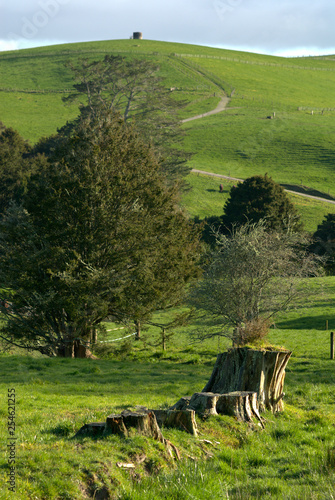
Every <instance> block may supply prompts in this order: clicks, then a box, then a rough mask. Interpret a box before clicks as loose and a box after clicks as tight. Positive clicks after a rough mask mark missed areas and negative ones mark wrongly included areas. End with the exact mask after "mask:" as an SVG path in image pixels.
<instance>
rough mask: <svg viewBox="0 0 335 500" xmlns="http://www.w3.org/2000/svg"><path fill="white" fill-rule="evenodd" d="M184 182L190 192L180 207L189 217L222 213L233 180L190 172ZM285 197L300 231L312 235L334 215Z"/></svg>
mask: <svg viewBox="0 0 335 500" xmlns="http://www.w3.org/2000/svg"><path fill="white" fill-rule="evenodd" d="M228 174H229V172H227V173H226V175H228ZM187 183H188V185H189V186H190V190H188V191H186V192H185V193H184V194H183V197H182V205H183V206H184V208H185V209H186V210H187V213H188V214H189V215H190V216H191V217H192V218H194V217H199V218H200V219H204V218H205V217H210V216H211V215H222V214H223V207H224V204H225V202H226V201H227V199H228V197H229V191H230V189H231V187H232V186H233V185H235V184H236V181H228V180H226V179H220V178H218V177H211V176H209V175H203V174H198V173H191V174H190V175H189V176H188V177H187ZM220 184H222V185H223V192H222V193H220V191H219V187H220ZM288 196H289V198H290V199H291V201H292V203H294V205H295V207H296V208H297V210H298V213H299V214H300V215H301V220H302V222H303V224H304V229H305V230H306V231H308V232H315V231H316V229H317V226H318V224H320V223H321V222H322V220H323V219H324V217H325V215H326V214H328V213H335V205H334V204H331V203H327V202H325V201H319V200H313V199H308V198H305V197H303V196H299V195H296V194H290V193H289V195H288Z"/></svg>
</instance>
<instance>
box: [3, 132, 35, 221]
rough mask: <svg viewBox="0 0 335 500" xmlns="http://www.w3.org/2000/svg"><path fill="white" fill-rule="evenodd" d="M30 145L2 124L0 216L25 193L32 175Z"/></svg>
mask: <svg viewBox="0 0 335 500" xmlns="http://www.w3.org/2000/svg"><path fill="white" fill-rule="evenodd" d="M29 150H30V148H29V145H28V143H27V142H26V141H25V140H24V139H23V138H22V137H21V136H20V135H19V133H18V132H16V130H13V129H12V128H8V127H5V126H4V125H3V124H2V123H1V122H0V214H3V213H4V212H5V210H6V209H7V208H8V206H9V203H10V201H12V200H13V201H17V202H18V201H19V200H20V199H21V198H22V196H23V193H24V192H25V189H26V185H27V180H28V178H29V176H30V174H31V169H32V162H31V161H30V160H29V159H28V153H29Z"/></svg>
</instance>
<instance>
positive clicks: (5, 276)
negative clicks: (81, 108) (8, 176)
mask: <svg viewBox="0 0 335 500" xmlns="http://www.w3.org/2000/svg"><path fill="white" fill-rule="evenodd" d="M177 201H178V200H177V197H176V190H175V189H174V188H173V187H169V188H168V187H167V186H166V183H165V182H164V179H163V178H162V175H161V173H160V171H159V165H158V163H157V161H156V159H155V157H154V155H153V152H152V150H151V148H150V147H148V146H146V145H145V144H144V143H143V142H142V141H141V140H140V139H139V138H138V135H137V134H136V133H135V132H134V130H133V129H132V128H131V127H128V126H126V125H125V123H124V121H123V120H122V119H121V118H120V117H119V116H118V115H117V116H116V115H115V114H114V113H111V112H106V113H105V115H104V118H102V116H101V115H100V116H99V117H96V116H95V117H93V116H86V117H85V118H84V117H83V118H82V119H81V120H80V121H79V122H77V124H76V126H75V127H74V128H72V130H71V133H70V135H69V136H68V137H67V139H65V138H63V139H62V140H61V141H59V142H58V143H57V141H56V146H55V149H54V151H53V153H52V154H50V156H49V158H48V162H47V164H46V165H41V167H40V168H39V170H38V172H37V173H36V174H35V175H34V176H33V177H32V178H31V180H30V182H29V185H28V190H27V193H26V195H25V197H24V200H23V204H22V206H19V205H13V206H12V207H11V208H10V210H9V211H8V213H7V215H6V216H5V217H4V219H3V220H2V222H1V225H0V256H1V273H0V278H1V287H2V288H3V289H4V290H3V295H2V299H3V301H6V302H3V304H7V305H8V304H10V306H9V307H3V308H2V310H3V312H4V313H5V314H6V317H7V321H6V322H5V324H4V326H3V328H2V336H3V337H5V338H6V339H7V340H9V341H10V340H11V341H14V342H15V343H16V344H18V345H21V346H24V347H30V348H33V349H37V350H40V351H41V352H45V353H47V354H52V355H55V354H56V355H68V356H70V355H71V356H72V355H78V354H77V353H78V352H79V351H80V348H82V347H83V344H85V343H86V342H89V341H90V338H91V335H92V331H93V330H94V329H95V328H97V327H99V325H100V324H101V322H102V321H103V320H104V318H106V317H107V316H111V315H113V316H114V317H116V318H118V319H120V320H125V319H127V318H130V319H136V318H138V319H143V318H147V317H149V316H150V314H151V313H152V312H153V311H154V310H155V309H157V308H163V307H165V306H168V305H170V304H172V303H175V302H177V301H178V300H179V299H180V297H181V296H182V294H183V291H184V288H185V284H186V283H187V282H188V281H189V280H190V279H191V278H192V277H194V276H196V275H197V273H198V270H197V259H198V236H197V231H196V230H195V229H194V228H193V226H192V225H191V224H190V223H189V221H188V220H187V218H186V217H185V216H184V214H183V213H182V212H181V210H180V209H179V208H178V205H177Z"/></svg>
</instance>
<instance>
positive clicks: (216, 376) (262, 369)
mask: <svg viewBox="0 0 335 500" xmlns="http://www.w3.org/2000/svg"><path fill="white" fill-rule="evenodd" d="M291 355H292V352H290V351H270V350H254V349H249V348H247V347H242V348H235V349H230V350H229V351H228V352H224V353H222V354H219V355H218V357H217V360H216V363H215V366H214V369H213V372H212V375H211V377H210V379H209V381H208V382H207V384H206V386H205V387H204V389H203V391H202V392H213V393H220V394H227V393H231V392H236V391H238V392H256V393H257V399H258V403H259V408H260V410H261V411H263V410H264V409H265V408H267V409H268V410H271V411H272V412H273V413H276V412H279V411H282V410H283V409H284V404H283V400H282V399H283V396H284V393H283V388H284V380H285V368H286V365H287V363H288V360H289V359H290V357H291Z"/></svg>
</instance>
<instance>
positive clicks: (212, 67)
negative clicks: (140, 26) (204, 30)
mask: <svg viewBox="0 0 335 500" xmlns="http://www.w3.org/2000/svg"><path fill="white" fill-rule="evenodd" d="M106 53H109V54H110V53H113V54H122V55H125V56H138V57H145V58H148V59H150V60H154V61H155V62H157V63H158V65H159V66H160V74H161V76H162V77H163V78H164V83H165V84H166V86H167V87H175V88H176V90H175V91H174V96H175V97H176V99H186V100H187V101H188V102H189V105H188V106H187V107H186V109H184V110H183V111H182V112H181V113H180V118H181V119H182V118H187V117H191V116H194V115H197V114H199V113H205V112H207V111H209V110H211V109H214V108H215V107H216V105H217V103H218V102H219V100H220V96H221V95H223V93H225V94H226V95H228V96H230V97H231V100H230V103H229V105H228V109H227V110H226V111H223V112H222V113H220V114H217V115H212V116H210V117H206V118H202V119H200V120H195V121H192V122H188V123H185V124H184V125H183V126H184V127H185V129H186V130H187V132H188V134H187V137H186V138H185V143H184V147H185V148H186V149H187V150H188V151H191V152H193V153H194V156H193V158H192V160H191V161H190V165H191V166H192V167H193V168H197V169H200V170H205V171H209V172H215V173H220V174H225V175H231V176H233V177H239V178H246V177H248V176H250V175H253V174H264V173H266V172H267V173H268V174H269V175H271V176H272V178H273V179H274V180H275V181H277V182H280V183H283V184H290V185H297V186H301V185H303V186H306V187H307V188H312V189H314V190H318V191H320V192H324V193H327V194H328V193H329V194H330V195H335V176H334V160H335V145H334V141H333V136H334V133H335V61H334V60H333V58H331V57H319V58H316V57H310V58H292V59H286V58H280V57H272V56H264V55H260V54H251V53H246V52H237V51H229V50H223V49H215V48H209V47H203V46H196V45H186V44H177V43H169V42H156V41H149V40H111V41H104V42H88V43H75V44H64V45H56V46H52V47H41V48H36V49H27V50H21V51H12V52H3V53H0V75H1V76H0V120H1V121H3V122H4V123H5V124H6V125H7V126H12V127H14V128H16V129H17V130H18V131H19V132H20V133H21V134H22V135H23V136H24V137H25V138H26V139H29V140H30V141H32V142H35V141H37V140H38V139H39V138H40V137H41V136H45V135H48V134H51V133H53V132H55V131H56V129H57V127H60V126H61V125H63V124H64V123H65V122H66V120H69V119H72V118H74V117H75V116H76V114H77V113H78V109H77V107H76V106H73V105H72V106H65V105H64V103H63V102H62V97H63V96H64V95H66V94H67V93H68V91H69V89H71V86H72V75H71V72H70V71H69V70H68V69H67V68H66V67H65V66H64V63H65V62H66V61H67V60H69V59H71V60H76V59H78V58H80V57H88V58H92V59H98V58H101V57H103V56H104V55H105V54H106ZM312 112H313V114H312ZM273 113H275V119H272V120H269V119H267V117H268V116H271V115H273ZM190 182H191V184H192V183H193V184H194V183H195V182H196V181H195V180H193V178H191V179H190ZM198 184H199V183H198ZM202 196H206V197H207V200H208V203H207V205H209V206H208V210H207V209H206V210H205V211H203V215H211V214H212V213H215V212H217V210H218V207H217V206H216V201H215V199H214V198H213V196H212V194H211V192H208V191H207V192H206V191H203V192H202ZM185 200H186V201H185V202H184V203H185V205H186V206H187V208H189V209H190V212H191V213H192V214H194V210H193V207H192V200H191V199H190V198H189V197H186V198H185ZM306 203H307V202H306ZM306 203H305V202H304V203H303V204H302V205H303V206H304V207H305V205H306ZM309 205H310V206H309V208H308V210H307V211H308V212H309V213H310V215H309V221H307V219H306V221H307V228H308V229H309V230H314V229H315V227H316V225H317V223H318V222H320V221H321V219H322V218H323V215H324V214H325V213H327V212H334V208H333V207H332V206H331V205H325V206H324V207H323V206H320V204H315V203H314V202H312V203H310V204H309ZM212 206H213V209H212V208H211V207H212ZM314 206H315V212H314V215H313V210H314V208H312V207H314ZM298 208H299V207H298ZM310 210H312V212H311V211H310ZM220 211H221V208H220ZM305 212H306V209H305V208H302V209H301V213H302V214H304V213H305ZM196 215H201V214H200V213H198V214H196ZM304 217H305V216H304Z"/></svg>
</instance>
